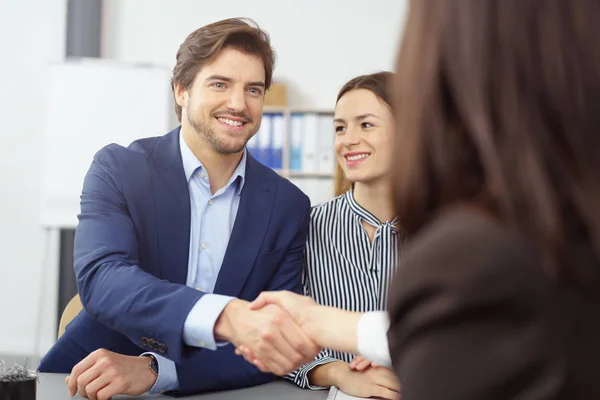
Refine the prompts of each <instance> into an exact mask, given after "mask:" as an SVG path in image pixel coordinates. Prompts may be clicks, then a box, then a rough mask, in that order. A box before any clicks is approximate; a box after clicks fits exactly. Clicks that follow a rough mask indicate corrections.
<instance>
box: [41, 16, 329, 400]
mask: <svg viewBox="0 0 600 400" xmlns="http://www.w3.org/2000/svg"><path fill="white" fill-rule="evenodd" d="M273 65H274V54H273V51H272V49H271V45H270V41H269V37H268V35H267V34H266V33H265V32H263V31H261V30H260V29H259V28H258V27H257V26H254V25H251V24H250V23H248V22H246V21H244V20H240V19H229V20H224V21H220V22H216V23H213V24H210V25H207V26H205V27H202V28H200V29H198V30H197V31H195V32H193V33H192V34H190V35H189V36H188V37H187V38H186V40H185V41H184V43H183V44H182V45H181V47H180V48H179V51H178V53H177V63H176V65H175V67H174V70H173V78H172V81H171V83H172V86H173V92H174V97H175V100H176V103H177V106H176V111H177V116H178V118H179V120H180V122H181V126H180V127H179V128H177V129H175V130H174V131H172V132H170V133H168V134H166V135H164V136H161V137H153V138H147V139H141V140H138V141H135V142H133V143H132V144H131V145H130V146H129V147H127V148H124V147H122V146H118V145H114V144H113V145H109V146H107V147H105V148H103V149H101V150H100V151H99V152H98V153H97V154H96V155H95V157H94V160H93V162H92V165H91V167H90V169H89V172H88V174H87V176H86V178H85V182H84V185H83V191H82V195H81V214H80V215H79V225H78V227H77V231H76V236H75V252H74V258H75V271H76V276H77V284H78V288H79V293H80V296H81V301H82V303H83V305H84V310H83V311H82V312H81V313H80V314H79V315H78V316H77V317H76V318H75V319H74V320H73V321H72V322H71V323H70V324H69V326H68V327H67V329H66V332H65V334H64V335H63V336H62V337H61V338H60V339H59V340H58V342H57V343H56V344H55V346H54V347H53V348H52V349H51V350H50V351H49V352H48V354H46V356H45V357H44V359H43V360H42V362H41V365H40V368H39V370H40V371H42V372H62V373H71V375H70V376H69V378H68V379H67V381H68V384H69V390H70V392H71V393H70V394H71V395H73V394H74V393H75V391H79V393H80V395H82V396H86V397H89V398H98V399H101V398H110V397H111V396H114V395H116V394H129V395H139V394H142V393H144V392H147V391H150V392H151V393H152V392H158V391H172V392H173V393H175V394H187V393H192V392H199V391H207V390H221V389H233V388H238V387H245V386H251V385H256V384H260V383H265V382H267V381H269V380H271V379H273V378H274V376H273V375H269V374H264V373H262V372H260V371H259V370H258V369H256V367H254V366H252V365H251V364H249V363H246V362H245V361H244V359H243V358H241V357H239V356H236V355H235V353H234V346H239V345H244V346H247V347H250V348H252V349H253V351H255V352H256V353H257V357H260V358H261V359H264V360H267V361H266V362H267V363H268V364H270V365H269V366H268V367H269V369H270V370H271V371H278V370H279V371H281V372H282V373H283V372H284V371H286V370H289V369H291V368H293V367H294V366H295V365H299V364H301V363H302V362H303V361H308V360H310V359H312V358H313V357H314V355H315V354H316V353H317V352H318V351H319V349H318V348H317V347H316V346H315V345H314V343H312V341H310V339H308V337H307V336H306V335H305V334H304V333H303V332H302V330H301V329H300V328H299V327H298V326H297V325H296V324H295V322H294V321H293V320H292V318H291V317H290V316H289V315H288V314H287V313H285V312H284V311H283V310H281V309H279V308H278V307H277V306H272V307H271V308H269V307H267V308H265V309H263V310H259V311H251V310H250V309H249V307H248V303H247V302H248V301H250V300H253V299H254V298H256V297H257V295H258V294H259V293H260V292H262V291H265V290H291V291H294V292H298V293H299V292H300V291H301V276H302V254H303V250H304V246H305V241H306V235H307V230H308V225H309V215H310V214H309V209H310V203H309V200H308V198H307V197H306V196H305V195H304V194H303V193H302V192H301V191H300V190H298V189H297V188H296V187H295V186H294V185H292V184H291V183H290V182H289V181H287V180H286V179H283V178H281V177H280V176H278V175H277V174H276V173H275V172H273V171H272V170H270V169H268V168H266V167H265V166H263V165H261V164H260V163H258V162H257V161H256V160H255V159H254V158H253V157H252V156H251V155H250V154H249V153H248V152H247V150H246V148H245V145H246V143H247V141H248V140H249V139H250V138H251V137H252V136H253V135H254V134H255V133H256V132H257V130H258V128H259V126H260V122H261V117H262V110H263V102H264V94H265V90H267V89H268V88H269V85H270V84H271V77H272V72H273ZM265 339H266V341H265ZM140 356H142V357H140ZM278 368H279V369H278Z"/></svg>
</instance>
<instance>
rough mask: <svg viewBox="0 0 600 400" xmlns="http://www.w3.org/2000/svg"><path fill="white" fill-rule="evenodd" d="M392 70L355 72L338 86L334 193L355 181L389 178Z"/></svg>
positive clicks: (390, 168) (367, 181)
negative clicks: (360, 73) (368, 73)
mask: <svg viewBox="0 0 600 400" xmlns="http://www.w3.org/2000/svg"><path fill="white" fill-rule="evenodd" d="M392 77H393V74H392V73H391V72H378V73H374V74H370V75H362V76H358V77H356V78H354V79H352V80H350V81H349V82H348V83H346V84H345V85H344V86H343V87H342V89H341V90H340V92H339V94H338V97H337V102H336V106H335V117H334V131H335V154H336V157H337V167H336V178H335V190H334V192H335V195H336V196H338V195H340V194H342V193H344V192H346V191H347V190H349V189H350V188H351V187H352V185H353V184H355V183H365V184H369V183H376V182H378V181H391V170H392V158H393V151H394V149H393V140H392V138H393V136H394V134H395V125H394V117H393V113H392V102H391V96H390V92H389V85H390V84H391V80H392Z"/></svg>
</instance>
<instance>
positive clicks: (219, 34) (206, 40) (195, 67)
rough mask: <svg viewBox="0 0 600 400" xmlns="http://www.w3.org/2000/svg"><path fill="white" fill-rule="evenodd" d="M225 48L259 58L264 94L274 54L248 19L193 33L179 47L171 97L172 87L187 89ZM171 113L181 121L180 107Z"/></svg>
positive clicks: (261, 33)
mask: <svg viewBox="0 0 600 400" xmlns="http://www.w3.org/2000/svg"><path fill="white" fill-rule="evenodd" d="M227 47H230V48H235V49H238V50H240V51H243V52H245V53H248V54H252V55H256V56H258V57H260V58H261V59H262V61H263V64H264V66H265V90H267V89H269V87H270V86H271V80H272V77H273V69H274V68H275V51H274V50H273V48H272V47H271V41H270V38H269V35H268V34H267V33H266V32H265V31H263V30H261V29H260V28H259V27H258V25H257V24H256V23H255V22H254V21H253V20H251V19H249V18H230V19H225V20H222V21H218V22H214V23H212V24H209V25H206V26H203V27H202V28H200V29H197V30H195V31H194V32H192V33H190V34H189V35H188V37H187V38H186V39H185V40H184V41H183V43H182V44H181V46H179V50H178V51H177V63H176V64H175V67H174V68H173V76H172V78H171V88H172V89H173V94H175V83H179V84H180V85H182V86H183V87H185V88H186V89H188V88H189V87H190V86H191V85H192V84H193V83H194V78H195V77H196V74H197V73H198V71H199V70H200V69H201V68H202V67H203V66H204V65H206V64H208V63H210V62H212V61H213V60H214V59H215V57H216V56H217V55H218V54H219V52H220V51H221V50H223V49H224V48H227ZM175 112H176V114H177V118H178V119H179V121H181V106H179V105H178V104H177V102H175Z"/></svg>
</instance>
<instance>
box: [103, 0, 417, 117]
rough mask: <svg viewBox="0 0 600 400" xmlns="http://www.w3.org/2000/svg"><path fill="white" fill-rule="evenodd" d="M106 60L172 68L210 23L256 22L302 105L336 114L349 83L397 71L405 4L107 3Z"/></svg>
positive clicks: (337, 0) (298, 0) (354, 0)
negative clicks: (197, 31) (192, 34)
mask: <svg viewBox="0 0 600 400" xmlns="http://www.w3.org/2000/svg"><path fill="white" fill-rule="evenodd" d="M104 7H105V9H104V12H105V17H106V18H105V25H104V26H105V29H104V35H105V36H104V38H103V39H104V45H103V55H104V56H106V57H113V58H116V59H119V60H123V61H132V62H142V63H157V64H164V65H168V66H169V67H172V66H173V65H174V63H175V53H176V51H177V49H178V48H179V45H180V44H181V42H183V40H184V39H185V37H186V36H187V35H188V34H189V33H190V32H192V31H194V30H195V29H197V28H199V27H200V26H202V25H205V24H207V23H210V22H214V21H217V20H220V19H223V18H229V17H240V16H245V17H251V18H253V19H254V20H255V21H256V22H257V23H258V24H259V25H260V26H261V27H262V28H263V29H265V30H266V31H267V32H268V33H269V34H270V36H271V40H272V43H273V47H274V48H275V50H276V51H277V54H278V63H277V67H276V69H275V76H276V77H277V78H280V79H283V80H285V81H286V82H288V83H289V84H290V90H291V93H290V102H291V105H293V106H297V107H317V108H332V107H333V106H334V103H335V96H336V94H337V92H338V90H339V89H340V87H341V86H342V85H343V84H344V83H345V82H346V81H347V80H349V79H350V78H352V77H354V76H356V75H359V74H363V73H369V72H374V71H377V70H381V69H391V68H392V67H393V60H394V58H395V55H396V48H397V44H398V40H399V38H400V26H401V24H402V22H403V20H404V17H405V8H406V0H400V1H399V0H286V1H282V0H253V1H248V0H229V1H227V2H220V1H198V0H171V1H166V0H105V3H104Z"/></svg>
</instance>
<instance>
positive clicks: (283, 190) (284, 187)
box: [249, 159, 310, 208]
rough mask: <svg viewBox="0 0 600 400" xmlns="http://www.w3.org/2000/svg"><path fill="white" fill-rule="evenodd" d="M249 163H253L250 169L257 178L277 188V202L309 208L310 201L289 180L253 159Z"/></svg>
mask: <svg viewBox="0 0 600 400" xmlns="http://www.w3.org/2000/svg"><path fill="white" fill-rule="evenodd" d="M249 162H252V163H253V166H252V168H253V169H254V170H255V172H257V173H258V174H259V176H262V177H263V178H266V179H268V180H269V181H270V182H272V184H273V185H274V186H275V187H276V188H277V194H278V196H281V198H280V199H279V200H278V201H287V202H292V203H293V205H294V206H298V205H302V206H303V207H306V208H309V207H310V199H309V198H308V196H307V195H306V194H305V193H304V192H303V191H302V190H300V188H298V186H296V185H294V184H293V183H292V182H291V181H290V180H289V179H287V178H284V177H283V176H281V175H279V174H278V173H277V172H275V171H274V170H272V169H271V168H268V167H266V166H264V165H262V164H261V163H259V162H258V161H256V160H254V159H253V160H252V161H249Z"/></svg>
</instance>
